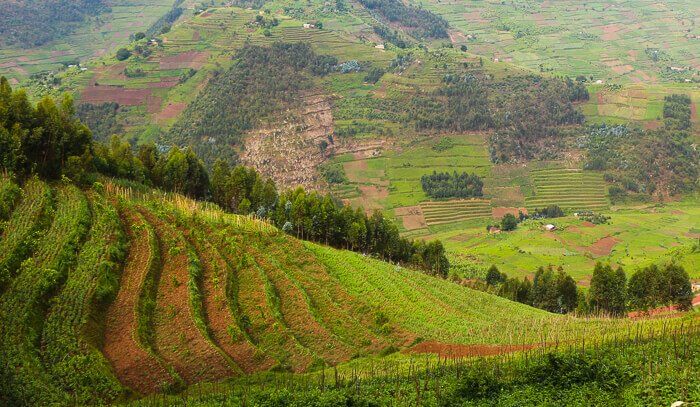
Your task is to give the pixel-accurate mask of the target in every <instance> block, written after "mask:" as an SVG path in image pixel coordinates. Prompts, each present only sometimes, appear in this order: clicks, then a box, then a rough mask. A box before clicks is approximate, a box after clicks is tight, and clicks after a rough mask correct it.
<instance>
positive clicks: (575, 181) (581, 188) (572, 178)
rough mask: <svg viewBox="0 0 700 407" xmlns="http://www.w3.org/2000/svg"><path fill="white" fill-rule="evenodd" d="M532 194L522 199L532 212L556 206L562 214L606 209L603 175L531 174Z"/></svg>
mask: <svg viewBox="0 0 700 407" xmlns="http://www.w3.org/2000/svg"><path fill="white" fill-rule="evenodd" d="M530 177H531V179H532V180H533V183H534V191H533V192H534V193H533V194H532V196H528V197H527V198H525V206H526V207H527V208H528V209H530V210H532V209H535V208H544V207H546V206H548V205H558V206H559V207H560V208H562V209H563V210H565V211H567V210H568V211H577V210H578V211H581V210H596V211H597V210H601V209H607V208H608V206H609V204H608V199H607V197H606V195H607V188H606V186H605V181H604V180H603V175H602V174H597V173H594V172H584V171H582V170H580V169H577V168H557V169H546V170H537V171H532V172H530Z"/></svg>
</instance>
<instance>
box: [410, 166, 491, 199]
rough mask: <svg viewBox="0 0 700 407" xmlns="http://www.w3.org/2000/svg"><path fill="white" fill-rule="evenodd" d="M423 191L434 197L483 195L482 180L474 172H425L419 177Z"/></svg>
mask: <svg viewBox="0 0 700 407" xmlns="http://www.w3.org/2000/svg"><path fill="white" fill-rule="evenodd" d="M420 182H421V186H422V187H423V191H425V193H426V194H427V195H428V196H430V197H431V198H435V199H444V198H473V197H479V196H483V195H484V193H483V187H484V182H483V181H482V180H481V178H480V177H479V176H478V175H476V174H467V173H466V172H462V173H461V174H458V173H457V171H454V172H453V173H452V174H450V173H449V172H441V173H438V172H436V171H433V173H432V174H425V175H423V176H422V177H421V178H420Z"/></svg>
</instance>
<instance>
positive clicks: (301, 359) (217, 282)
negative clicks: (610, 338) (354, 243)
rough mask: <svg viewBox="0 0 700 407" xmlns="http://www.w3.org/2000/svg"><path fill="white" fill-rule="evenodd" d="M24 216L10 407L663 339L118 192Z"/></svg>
mask: <svg viewBox="0 0 700 407" xmlns="http://www.w3.org/2000/svg"><path fill="white" fill-rule="evenodd" d="M29 206H31V207H34V208H38V209H37V210H35V211H33V210H28V209H27V208H28V207H29ZM44 207H46V210H43V209H41V208H44ZM16 208H17V209H16V210H15V211H13V212H12V214H11V217H10V219H11V222H14V223H22V224H27V225H28V226H25V227H23V230H35V231H36V232H37V236H38V238H36V240H34V244H33V245H31V246H30V247H27V250H25V251H23V252H21V253H20V252H19V251H17V250H14V251H13V253H15V254H16V255H17V256H18V257H17V258H16V260H17V261H19V262H20V263H21V267H19V269H17V270H16V271H15V272H13V273H11V274H7V275H6V280H5V284H3V287H2V292H1V294H0V310H1V311H2V312H0V320H1V322H2V324H1V325H0V349H2V352H0V364H1V366H3V367H4V368H3V369H2V370H1V373H0V375H1V376H0V378H2V380H1V381H0V383H2V384H0V390H1V391H2V394H4V395H6V397H9V399H8V400H10V402H13V401H14V402H20V401H22V402H29V403H35V404H45V403H70V402H77V403H80V404H89V403H94V402H98V401H100V400H102V401H111V400H115V399H119V398H122V397H125V396H126V395H127V394H130V393H129V392H131V391H133V392H136V393H137V394H150V393H153V392H162V391H173V390H177V389H182V388H184V386H189V385H192V384H195V383H200V382H214V381H218V380H221V379H224V378H227V377H231V376H240V375H242V374H249V373H255V372H260V371H266V370H274V371H282V372H304V371H313V370H315V369H318V368H320V367H323V366H328V365H337V364H342V363H345V362H347V361H349V360H351V359H354V358H357V357H363V356H371V355H376V354H378V353H381V352H382V351H384V350H385V349H394V350H395V349H398V348H407V347H411V346H413V345H415V344H417V343H419V342H422V341H432V342H430V343H432V344H433V345H430V346H433V347H434V346H437V345H435V343H440V344H473V345H494V344H501V345H508V344H520V345H523V346H524V345H527V344H533V343H537V342H538V341H541V340H542V332H543V331H546V332H547V335H548V338H552V340H554V338H556V340H557V341H577V340H578V339H579V338H580V337H581V335H582V332H584V331H585V332H586V337H587V339H586V340H587V341H593V340H595V338H603V336H604V335H611V333H613V332H618V333H620V334H622V333H624V332H629V331H630V330H631V329H636V327H637V326H651V325H655V324H656V325H658V324H660V322H659V320H648V321H641V322H635V321H633V320H606V319H576V318H571V317H563V316H557V315H554V314H549V313H547V312H544V311H541V310H537V309H534V308H530V307H527V306H525V305H521V304H518V303H514V302H510V301H508V300H505V299H502V298H499V297H494V296H491V295H489V294H486V293H482V292H478V291H472V290H470V289H468V288H464V287H462V286H460V285H458V284H455V283H453V282H451V281H448V280H442V279H436V278H434V277H431V276H428V275H426V274H423V273H419V272H416V271H412V270H409V269H405V268H402V267H398V266H394V265H391V264H388V263H384V262H381V261H379V260H375V259H370V258H368V257H366V256H364V255H362V254H357V253H352V252H347V251H339V250H335V249H330V248H327V247H323V246H319V245H316V244H312V243H303V242H300V241H298V240H296V239H294V238H291V237H289V236H287V235H285V234H283V233H281V232H279V231H278V230H276V229H275V228H273V227H271V226H269V225H267V224H266V223H263V222H261V221H256V220H253V219H250V218H247V217H240V216H235V215H227V214H224V213H223V212H221V211H220V210H218V209H217V208H215V207H213V206H211V205H206V204H201V203H197V202H194V201H190V200H188V199H185V198H182V197H180V196H178V195H171V194H162V193H157V192H145V193H144V192H136V191H132V190H131V189H126V188H122V187H119V186H117V185H115V184H112V183H111V182H109V181H107V182H106V184H105V186H101V185H100V186H97V187H96V189H91V190H87V191H84V190H81V189H78V188H77V187H74V186H72V185H69V184H62V185H47V184H44V183H42V182H40V181H31V182H30V183H28V184H27V185H26V186H25V188H24V194H23V197H22V198H21V200H20V201H19V203H18V204H17V206H16ZM20 210H21V211H22V212H18V211H20ZM37 211H38V212H40V213H45V216H44V217H42V216H39V217H37V216H36V215H33V214H35V213H37ZM20 218H22V219H24V220H22V221H20ZM42 219H45V221H43V220H42ZM16 230H19V229H12V230H8V229H6V230H5V232H4V233H3V234H2V236H1V237H0V244H2V245H3V247H11V246H12V247H16V246H17V244H19V243H21V242H22V241H23V240H24V239H26V238H25V237H23V236H25V235H26V233H24V234H23V233H18V232H16ZM664 324H665V322H664ZM664 326H665V325H664ZM450 346H452V345H450ZM416 349H417V350H416V351H420V350H419V349H420V347H419V348H416ZM388 352H389V353H391V352H393V350H390V351H388ZM9 366H15V367H18V368H14V369H9V368H7V367H9ZM18 369H19V370H18Z"/></svg>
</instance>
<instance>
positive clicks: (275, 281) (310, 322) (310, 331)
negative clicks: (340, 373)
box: [260, 247, 353, 365]
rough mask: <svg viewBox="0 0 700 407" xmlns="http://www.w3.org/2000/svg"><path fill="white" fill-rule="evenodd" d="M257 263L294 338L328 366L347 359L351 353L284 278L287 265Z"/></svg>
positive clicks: (267, 261)
mask: <svg viewBox="0 0 700 407" xmlns="http://www.w3.org/2000/svg"><path fill="white" fill-rule="evenodd" d="M271 250H272V247H266V248H265V252H266V253H270V251H271ZM261 257H262V256H261ZM277 259H278V258H277ZM260 260H261V261H260V265H261V267H262V269H263V270H264V271H265V274H267V278H268V279H269V280H270V282H271V283H272V285H273V286H274V287H275V291H276V292H277V295H278V296H279V299H280V304H279V308H280V312H281V313H282V317H283V319H284V322H285V324H286V325H287V326H288V327H289V329H290V331H291V332H292V333H293V335H294V337H295V338H297V340H298V341H299V342H301V344H302V345H304V346H305V347H306V348H308V349H309V350H311V351H312V352H313V353H314V354H315V355H316V356H318V357H320V358H322V359H323V360H324V361H326V362H327V363H329V364H331V365H336V364H338V363H340V362H343V361H346V360H348V359H350V356H352V353H353V352H352V350H351V349H350V348H348V346H347V345H345V344H344V343H342V342H341V341H340V340H339V339H338V338H337V337H335V336H333V334H332V333H331V332H329V331H328V330H327V329H326V328H325V327H324V326H322V325H321V324H320V323H319V322H318V321H317V320H316V318H314V315H313V314H312V313H311V310H310V309H309V305H308V304H307V303H306V300H305V299H304V293H303V292H302V290H301V289H299V287H297V286H296V285H295V284H294V282H293V281H292V280H290V279H289V277H287V275H286V273H285V271H284V270H283V268H284V269H285V270H287V269H289V268H291V267H290V265H288V264H279V265H278V264H272V262H269V260H268V259H267V258H264V259H263V258H261V259H260ZM277 261H279V260H277Z"/></svg>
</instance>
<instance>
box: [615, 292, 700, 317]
mask: <svg viewBox="0 0 700 407" xmlns="http://www.w3.org/2000/svg"><path fill="white" fill-rule="evenodd" d="M699 305H700V294H698V295H696V296H695V298H693V307H697V306H699ZM674 311H678V306H677V305H671V306H667V307H659V308H654V309H651V310H649V311H632V312H629V313H628V314H627V316H628V317H630V318H646V317H654V316H658V315H663V314H666V313H671V312H674Z"/></svg>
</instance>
